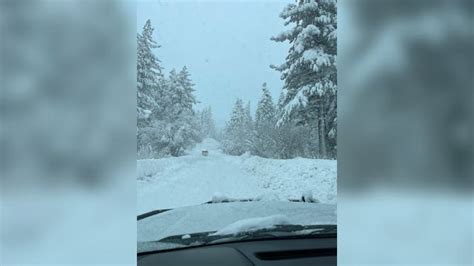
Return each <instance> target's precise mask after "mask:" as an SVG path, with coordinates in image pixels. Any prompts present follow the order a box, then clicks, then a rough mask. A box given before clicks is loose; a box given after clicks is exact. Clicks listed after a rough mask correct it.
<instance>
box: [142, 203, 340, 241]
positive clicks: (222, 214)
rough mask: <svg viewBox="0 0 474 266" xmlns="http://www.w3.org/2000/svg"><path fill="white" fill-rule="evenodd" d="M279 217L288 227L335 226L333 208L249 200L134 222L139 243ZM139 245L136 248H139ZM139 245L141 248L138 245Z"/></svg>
mask: <svg viewBox="0 0 474 266" xmlns="http://www.w3.org/2000/svg"><path fill="white" fill-rule="evenodd" d="M273 215H283V216H285V217H286V218H287V220H289V222H290V223H291V224H301V225H315V224H336V221H337V220H336V205H335V204H322V203H306V202H289V201H251V202H227V203H214V204H202V205H196V206H189V207H181V208H176V209H172V210H169V211H166V212H162V213H159V214H156V215H153V216H150V217H146V218H144V219H141V220H138V221H137V241H138V242H139V243H142V244H143V242H150V241H157V240H160V239H162V238H165V237H168V236H173V235H183V234H192V233H199V232H207V231H218V230H220V229H222V228H224V227H226V226H228V225H229V224H232V223H235V222H237V221H240V220H244V219H249V218H258V217H268V216H273ZM139 246H140V245H139ZM142 246H143V245H142Z"/></svg>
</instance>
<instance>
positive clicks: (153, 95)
mask: <svg viewBox="0 0 474 266" xmlns="http://www.w3.org/2000/svg"><path fill="white" fill-rule="evenodd" d="M275 15H278V14H275ZM279 15H280V17H281V19H282V25H284V26H286V27H288V28H289V30H285V31H282V32H281V33H273V34H275V35H274V36H273V37H271V38H270V40H269V41H274V42H288V43H289V44H290V49H289V50H288V54H287V56H286V58H282V62H279V64H277V63H278V62H275V63H276V64H274V65H271V66H269V67H271V68H272V69H274V70H275V71H277V72H279V73H280V74H281V80H282V81H283V82H284V85H283V87H282V88H279V89H280V90H281V93H280V95H279V98H278V99H273V98H272V96H271V93H270V90H269V88H268V86H267V84H266V83H265V80H264V79H265V78H264V77H262V85H261V87H260V88H258V87H256V88H255V90H259V91H260V95H261V96H260V99H240V98H237V99H235V100H234V106H233V109H232V112H231V114H229V118H228V121H227V122H226V125H225V127H224V128H217V127H216V124H215V122H214V119H213V113H212V107H211V106H208V107H206V108H203V109H202V110H197V108H196V104H197V103H198V99H196V96H195V88H194V84H193V81H192V75H191V73H190V72H189V71H188V69H187V68H186V66H183V67H182V68H181V69H180V70H175V69H172V70H171V71H169V73H166V72H165V70H164V69H163V67H162V66H161V61H160V59H159V58H158V57H157V56H156V54H155V51H156V49H159V48H160V46H159V40H154V39H153V37H152V35H153V31H154V27H153V25H152V23H151V21H150V20H147V21H146V23H145V25H144V26H143V30H142V32H141V33H138V34H137V153H138V158H139V159H146V158H161V157H167V156H181V155H184V154H185V151H186V150H187V149H189V148H191V147H193V146H194V145H195V144H196V143H199V142H201V141H202V140H203V139H205V138H214V139H216V140H218V141H219V142H220V144H221V149H222V151H223V152H224V153H226V154H229V155H236V156H239V155H242V154H245V153H249V154H251V155H255V156H259V157H264V158H274V159H290V158H295V157H304V158H320V159H336V158H337V141H336V140H337V69H336V55H337V45H336V44H337V34H336V31H337V23H336V21H337V19H336V16H337V9H336V1H335V0H297V1H295V3H292V4H288V5H287V6H286V7H285V8H284V10H282V12H281V13H280V14H279ZM282 28H283V27H282ZM271 34H272V33H270V35H271ZM249 100H256V101H258V104H257V108H256V110H255V111H253V110H251V105H250V102H249Z"/></svg>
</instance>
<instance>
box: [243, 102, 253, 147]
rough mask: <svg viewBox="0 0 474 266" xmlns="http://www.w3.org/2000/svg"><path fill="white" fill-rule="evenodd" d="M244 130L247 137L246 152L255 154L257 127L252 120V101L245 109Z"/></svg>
mask: <svg viewBox="0 0 474 266" xmlns="http://www.w3.org/2000/svg"><path fill="white" fill-rule="evenodd" d="M243 130H244V135H245V142H244V143H243V145H244V150H245V151H246V152H251V153H253V151H254V145H255V125H254V121H253V118H252V110H251V107H250V101H248V102H247V105H245V109H244V122H243Z"/></svg>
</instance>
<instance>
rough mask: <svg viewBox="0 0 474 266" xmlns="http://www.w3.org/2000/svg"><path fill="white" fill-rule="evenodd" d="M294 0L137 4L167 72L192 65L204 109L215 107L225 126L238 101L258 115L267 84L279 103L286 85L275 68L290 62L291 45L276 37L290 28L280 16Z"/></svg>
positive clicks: (160, 0)
mask: <svg viewBox="0 0 474 266" xmlns="http://www.w3.org/2000/svg"><path fill="white" fill-rule="evenodd" d="M292 2H293V1H292V0H267V1H263V0H258V1H257V0H252V1H250V0H247V1H243V0H241V1H238V0H214V1H209V0H206V1H203V0H201V1H198V0H188V1H184V0H179V1H177V0H166V1H165V0H154V1H152V0H150V1H139V2H138V4H137V30H138V31H139V32H141V29H142V27H143V25H144V23H145V21H146V20H147V19H151V22H152V25H153V27H154V28H155V32H154V38H155V40H156V41H157V43H158V44H159V45H161V48H158V49H156V50H155V53H156V54H157V56H158V58H159V59H160V60H161V61H162V66H163V67H164V68H165V72H166V73H168V72H169V71H170V70H171V69H172V68H176V69H181V68H182V67H183V66H184V65H186V66H187V67H188V69H189V72H190V73H191V78H192V79H193V81H194V83H195V84H196V86H195V89H196V96H197V99H198V101H200V102H201V103H200V104H199V105H198V109H201V108H202V107H205V106H207V105H211V106H212V108H213V115H214V119H215V120H216V122H217V124H218V125H219V126H223V125H224V122H225V121H226V120H228V118H229V114H230V112H231V110H232V106H233V103H234V102H235V99H236V98H237V97H240V98H242V99H243V100H244V101H245V102H246V101H249V100H250V101H251V103H252V112H254V111H255V107H256V104H257V102H258V100H259V98H260V95H261V85H262V83H263V82H267V84H268V87H269V89H270V90H271V92H272V96H273V98H274V99H273V100H274V101H276V100H277V99H278V96H279V94H280V91H281V87H282V86H283V82H282V81H281V80H280V73H279V72H277V71H275V70H273V69H271V68H270V67H269V65H270V64H281V63H283V62H284V60H285V57H286V55H287V51H288V48H289V45H288V43H276V42H274V41H271V40H270V37H272V36H274V35H276V34H278V33H280V32H281V31H283V30H284V29H285V27H284V25H283V23H284V21H283V19H281V18H280V17H279V14H280V12H281V11H282V10H283V8H284V7H285V6H286V5H287V4H288V3H292Z"/></svg>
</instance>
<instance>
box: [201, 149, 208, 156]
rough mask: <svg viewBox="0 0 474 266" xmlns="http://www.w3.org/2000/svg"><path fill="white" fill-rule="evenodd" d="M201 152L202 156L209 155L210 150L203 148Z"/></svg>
mask: <svg viewBox="0 0 474 266" xmlns="http://www.w3.org/2000/svg"><path fill="white" fill-rule="evenodd" d="M201 154H202V156H207V155H209V151H208V150H202V151H201Z"/></svg>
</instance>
